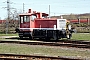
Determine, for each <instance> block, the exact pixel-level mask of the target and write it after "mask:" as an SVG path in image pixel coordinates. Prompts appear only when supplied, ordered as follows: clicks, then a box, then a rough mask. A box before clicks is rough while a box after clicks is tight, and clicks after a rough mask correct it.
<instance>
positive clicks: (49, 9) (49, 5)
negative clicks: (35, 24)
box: [49, 5, 50, 18]
mask: <svg viewBox="0 0 90 60" xmlns="http://www.w3.org/2000/svg"><path fill="white" fill-rule="evenodd" d="M49 18H50V5H49Z"/></svg>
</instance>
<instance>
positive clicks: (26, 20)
mask: <svg viewBox="0 0 90 60" xmlns="http://www.w3.org/2000/svg"><path fill="white" fill-rule="evenodd" d="M20 20H21V23H24V22H30V16H21V17H20Z"/></svg>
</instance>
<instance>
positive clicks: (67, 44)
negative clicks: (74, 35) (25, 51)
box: [0, 40, 90, 49]
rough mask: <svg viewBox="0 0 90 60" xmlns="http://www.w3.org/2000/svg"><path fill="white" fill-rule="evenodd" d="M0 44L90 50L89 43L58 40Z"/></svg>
mask: <svg viewBox="0 0 90 60" xmlns="http://www.w3.org/2000/svg"><path fill="white" fill-rule="evenodd" d="M0 43H15V44H27V45H45V46H62V47H75V48H88V49H90V42H85V41H71V40H60V41H58V42H42V41H41V42H34V41H13V40H12V41H0Z"/></svg>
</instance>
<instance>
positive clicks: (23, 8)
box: [23, 3, 25, 13]
mask: <svg viewBox="0 0 90 60" xmlns="http://www.w3.org/2000/svg"><path fill="white" fill-rule="evenodd" d="M24 5H25V4H24V3H23V13H24V11H25V10H24Z"/></svg>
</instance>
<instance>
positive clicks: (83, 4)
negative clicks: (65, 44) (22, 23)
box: [0, 0, 90, 19]
mask: <svg viewBox="0 0 90 60" xmlns="http://www.w3.org/2000/svg"><path fill="white" fill-rule="evenodd" d="M6 1H7V0H1V1H0V19H5V18H6V17H7V9H6V8H5V7H7V2H6ZM23 3H24V10H25V12H27V11H28V9H32V10H34V11H37V12H45V13H49V5H50V16H60V15H65V14H71V13H72V14H82V13H90V0H10V8H14V9H10V11H11V12H14V11H15V10H17V12H23Z"/></svg>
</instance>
